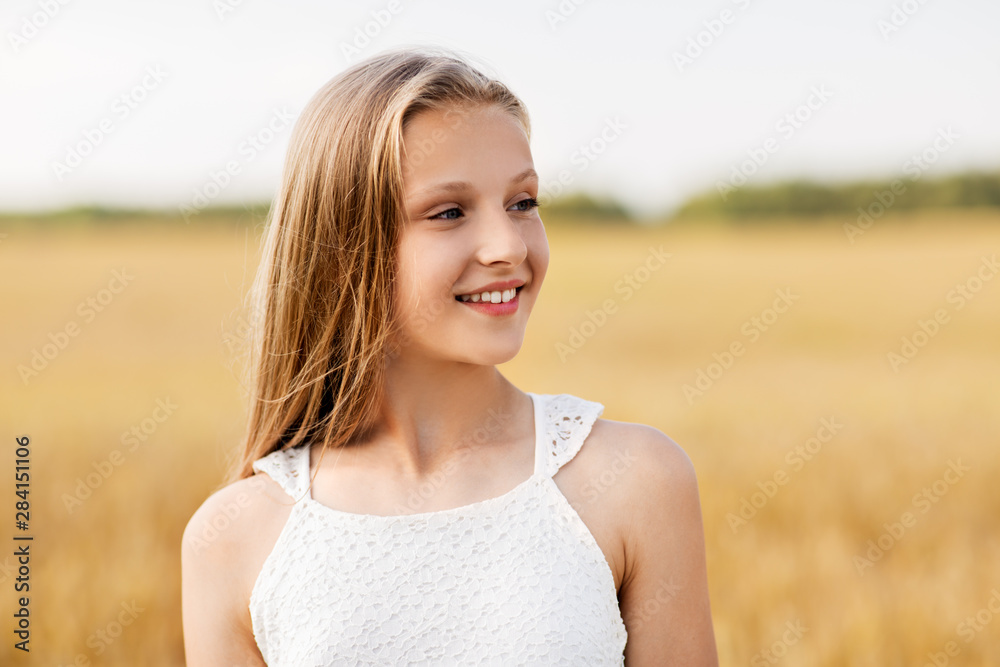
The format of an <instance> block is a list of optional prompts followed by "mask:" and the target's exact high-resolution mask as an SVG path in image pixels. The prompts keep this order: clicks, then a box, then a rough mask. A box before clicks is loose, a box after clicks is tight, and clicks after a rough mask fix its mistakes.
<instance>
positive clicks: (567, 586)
mask: <svg viewBox="0 0 1000 667" xmlns="http://www.w3.org/2000/svg"><path fill="white" fill-rule="evenodd" d="M528 394H529V395H530V396H531V398H532V401H533V402H534V410H535V413H534V416H535V469H534V472H533V473H532V475H531V477H529V478H528V479H527V480H525V481H524V482H522V483H521V484H519V485H518V486H516V487H515V488H513V489H512V490H510V491H508V492H507V493H505V494H503V495H502V496H498V497H496V498H490V499H487V500H483V501H480V502H476V503H473V504H471V505H464V506H462V507H455V508H450V509H445V510H440V511H436V512H424V513H420V514H407V515H396V516H379V515H370V514H357V513H350V512H342V511H339V510H335V509H333V508H330V507H327V506H326V505H323V504H321V503H319V502H317V501H315V500H313V498H312V496H311V493H310V492H309V488H308V482H309V455H308V450H307V449H306V447H305V446H303V447H298V448H295V449H292V450H285V451H278V452H273V453H271V454H269V455H267V456H265V457H263V458H261V459H259V460H258V461H256V462H255V463H254V465H253V467H254V470H255V471H257V472H265V473H267V474H268V475H269V476H270V477H272V478H273V479H274V480H275V481H276V482H277V483H278V484H280V485H281V486H282V488H283V489H284V490H285V491H286V492H287V493H288V494H289V495H290V496H291V497H292V498H294V499H295V500H296V501H297V502H296V504H295V506H294V507H293V508H292V512H291V514H290V515H289V517H288V521H287V523H286V524H285V526H284V528H283V529H282V531H281V534H280V535H279V537H278V540H277V542H276V544H275V546H274V549H273V551H272V552H271V554H270V555H269V556H268V558H267V560H266V561H265V562H264V565H263V568H262V569H261V572H260V574H259V575H258V577H257V581H256V583H255V585H254V588H253V592H252V594H251V597H250V617H251V620H252V622H253V631H254V636H255V638H256V640H257V645H258V647H259V648H260V651H261V654H262V655H263V656H264V660H265V661H266V662H267V664H268V665H271V666H284V665H289V666H291V665H294V666H295V667H313V666H319V665H503V666H504V667H510V666H514V665H587V666H594V665H623V664H624V657H623V652H624V649H625V641H626V632H625V624H624V623H623V621H622V617H621V612H620V610H619V607H618V598H617V594H616V591H615V583H614V575H613V574H612V571H611V568H610V567H609V566H608V562H607V560H605V558H604V554H603V552H602V551H601V549H600V547H599V546H598V544H597V542H596V540H595V539H594V537H593V535H592V534H591V533H590V531H589V529H588V528H587V526H586V524H585V523H584V522H583V521H582V520H581V519H580V516H579V515H578V514H577V512H576V510H574V509H573V507H572V506H571V505H570V504H569V502H568V500H567V499H566V497H565V496H564V495H563V494H562V492H561V491H560V490H559V487H558V486H556V483H555V482H554V481H553V479H552V476H553V475H554V474H555V472H556V471H557V470H558V469H559V468H560V467H561V466H562V465H564V464H565V463H566V462H567V461H569V460H570V459H572V458H573V456H574V455H575V454H576V453H577V452H578V451H579V450H580V447H581V445H582V444H583V441H584V439H585V438H586V437H587V435H588V433H589V432H590V429H591V427H592V426H593V423H594V421H595V420H596V419H597V418H598V417H599V416H600V415H601V413H602V412H603V411H604V406H603V405H601V404H600V403H595V402H593V401H587V400H584V399H581V398H577V397H575V396H572V395H570V394H534V393H531V392H528Z"/></svg>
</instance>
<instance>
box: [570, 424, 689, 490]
mask: <svg viewBox="0 0 1000 667" xmlns="http://www.w3.org/2000/svg"><path fill="white" fill-rule="evenodd" d="M583 449H584V450H586V454H584V452H583V451H581V454H584V456H585V458H586V459H588V460H589V463H590V465H592V466H594V467H595V468H598V469H604V470H607V469H611V470H612V471H613V472H615V473H616V474H618V475H627V477H628V481H629V483H628V484H626V485H622V488H623V492H625V491H627V492H628V494H629V495H630V496H632V497H633V498H634V499H636V500H641V499H642V498H645V497H647V496H646V494H647V493H648V492H650V491H656V492H657V493H664V492H666V493H671V492H673V493H679V494H680V495H681V496H683V495H685V494H687V493H690V492H691V488H692V485H696V481H695V472H694V466H693V465H692V463H691V459H690V458H689V457H688V455H687V453H686V452H685V451H684V450H683V449H682V448H681V446H680V445H678V444H677V443H676V442H674V441H673V440H672V439H671V438H670V437H669V436H667V435H666V434H665V433H663V432H662V431H660V430H659V429H657V428H655V427H653V426H648V425H646V424H636V423H632V422H621V421H614V420H610V419H598V420H596V421H595V422H594V425H593V427H592V429H591V432H590V435H589V436H588V437H587V440H586V447H584V448H583Z"/></svg>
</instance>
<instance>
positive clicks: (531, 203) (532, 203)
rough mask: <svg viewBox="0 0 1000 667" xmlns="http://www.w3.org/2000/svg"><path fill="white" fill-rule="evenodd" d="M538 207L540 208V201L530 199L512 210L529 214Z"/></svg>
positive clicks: (522, 201) (517, 204)
mask: <svg viewBox="0 0 1000 667" xmlns="http://www.w3.org/2000/svg"><path fill="white" fill-rule="evenodd" d="M537 207H538V200H537V199H535V198H534V197H528V198H527V199H522V200H521V201H519V202H517V203H516V204H514V206H512V207H511V208H514V209H516V210H517V211H519V212H521V213H527V212H528V211H530V210H531V209H533V208H537Z"/></svg>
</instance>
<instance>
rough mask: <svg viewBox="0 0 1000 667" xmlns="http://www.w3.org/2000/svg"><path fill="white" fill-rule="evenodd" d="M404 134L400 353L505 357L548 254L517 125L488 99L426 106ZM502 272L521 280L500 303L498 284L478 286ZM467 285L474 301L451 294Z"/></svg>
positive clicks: (501, 278) (519, 336) (516, 343)
mask: <svg viewBox="0 0 1000 667" xmlns="http://www.w3.org/2000/svg"><path fill="white" fill-rule="evenodd" d="M403 143H404V146H405V149H406V150H405V156H404V157H403V159H402V167H403V186H404V206H405V209H406V217H407V220H406V222H405V224H404V225H403V228H402V229H401V230H400V238H399V254H398V256H397V262H398V265H397V283H396V285H397V290H396V297H395V298H396V302H395V304H394V306H395V312H396V314H397V317H398V323H399V327H400V329H399V331H400V334H401V341H404V342H403V343H402V346H401V348H400V354H401V355H402V356H409V355H419V356H423V357H427V358H435V359H439V360H443V361H444V360H447V361H459V362H466V363H472V364H481V365H496V364H501V363H504V362H506V361H509V360H510V359H512V358H513V357H514V356H515V355H516V354H517V352H518V351H519V350H520V348H521V344H522V342H523V340H524V332H525V328H526V326H527V324H528V316H529V315H530V313H531V309H532V307H533V306H534V303H535V299H536V298H537V296H538V292H539V289H540V288H541V285H542V280H543V279H544V277H545V271H546V269H547V268H548V261H549V246H548V241H547V239H546V237H545V229H544V227H543V226H542V221H541V219H540V218H539V217H538V211H537V209H536V208H535V206H536V202H535V198H536V197H537V196H538V176H537V174H536V173H535V171H534V163H533V162H532V159H531V150H530V148H529V146H528V139H527V137H526V136H525V133H524V130H523V128H522V127H521V125H520V124H519V123H518V121H517V120H516V119H515V118H513V117H512V116H511V115H510V114H508V113H507V112H505V111H503V110H502V109H500V108H497V107H491V106H486V107H468V108H461V109H459V108H453V109H448V110H446V111H439V110H432V111H423V112H421V113H419V114H417V115H416V116H414V117H413V118H412V119H411V120H410V122H409V123H408V124H407V126H406V128H405V130H404V131H403ZM511 282H512V283H513V284H514V285H520V284H523V287H519V288H517V290H516V293H515V295H514V298H513V299H511V300H510V301H508V302H507V303H503V300H505V299H507V298H509V297H510V293H509V292H508V293H507V294H504V292H505V290H504V289H503V287H504V286H503V285H501V286H498V287H496V288H490V289H484V288H489V287H490V286H491V284H493V283H511ZM483 291H489V292H490V294H489V295H488V296H489V298H488V299H486V301H488V302H490V303H484V299H483V298H482V296H481V293H482V292H483ZM494 292H499V294H495V293H494ZM473 293H477V294H480V296H479V297H478V301H476V300H475V299H477V297H474V296H473V297H471V298H469V300H468V301H463V300H462V299H461V298H460V297H461V296H462V295H470V294H473ZM497 300H499V301H501V303H492V302H494V301H497Z"/></svg>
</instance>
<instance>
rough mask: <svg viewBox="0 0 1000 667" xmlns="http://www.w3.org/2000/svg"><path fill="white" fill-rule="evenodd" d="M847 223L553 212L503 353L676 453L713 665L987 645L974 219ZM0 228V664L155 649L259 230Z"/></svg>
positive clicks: (177, 619)
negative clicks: (26, 605)
mask: <svg viewBox="0 0 1000 667" xmlns="http://www.w3.org/2000/svg"><path fill="white" fill-rule="evenodd" d="M793 222H794V221H793ZM844 222H848V220H844V219H838V218H830V219H824V220H819V221H810V222H803V223H801V224H766V225H757V226H753V227H749V226H731V225H727V224H721V223H720V224H689V225H684V226H674V227H661V228H655V229H644V228H638V227H636V228H632V227H628V228H623V227H613V226H611V227H598V226H583V225H575V224H571V223H562V224H554V223H553V224H550V225H549V226H548V230H547V232H548V237H549V243H550V248H551V260H550V265H549V270H548V275H547V277H546V283H545V287H544V288H543V290H542V294H541V297H540V299H539V301H538V303H537V305H536V307H535V310H534V312H533V315H532V321H531V323H530V324H529V328H528V334H527V337H526V342H525V346H524V348H523V349H522V351H521V353H520V354H519V355H518V357H517V358H516V359H514V360H513V361H512V362H510V363H509V364H507V365H505V367H504V368H503V370H504V372H505V373H506V374H507V376H508V377H509V378H510V379H511V380H512V381H513V382H514V383H515V384H517V385H518V386H519V387H521V388H522V389H524V390H527V391H535V392H541V393H563V392H566V393H573V394H576V395H579V396H582V397H584V398H589V399H591V400H596V401H600V402H601V403H603V404H604V405H605V406H606V407H605V412H604V415H603V416H604V417H605V418H608V419H614V420H618V421H633V422H642V423H646V424H651V425H653V426H655V427H657V428H658V429H660V430H661V431H663V432H664V433H666V434H667V435H669V436H670V437H671V438H673V439H674V440H675V441H676V442H677V443H679V444H680V445H681V446H682V447H684V448H685V450H686V451H687V452H688V454H689V456H690V457H691V459H692V461H693V462H694V464H695V468H696V470H697V472H698V477H699V484H700V490H701V497H702V507H703V512H704V522H705V532H706V539H707V556H708V570H709V579H710V587H711V596H712V608H713V615H714V621H715V632H716V638H717V642H718V648H719V655H720V660H721V663H722V664H723V665H752V666H755V665H809V666H816V667H822V666H832V665H856V666H872V667H894V666H897V665H899V666H903V665H906V666H920V665H925V664H929V665H945V664H947V665H968V666H973V665H998V664H1000V483H998V480H1000V447H998V445H1000V277H998V276H996V275H995V274H996V272H997V270H998V269H997V265H996V261H997V256H998V253H1000V214H998V213H996V212H967V213H957V212H925V213H922V214H911V215H907V216H905V217H900V216H886V218H885V219H883V220H880V221H878V223H877V224H875V225H873V226H872V227H871V228H870V229H868V230H867V231H866V232H865V233H864V234H863V235H862V236H858V237H855V238H854V239H853V243H852V242H851V241H850V240H849V239H848V237H847V235H846V234H845V232H844V229H843V228H842V224H843V223H844ZM0 231H4V232H5V233H6V236H4V237H3V238H2V240H0V281H2V284H3V285H4V287H3V293H4V294H3V301H2V302H3V315H4V326H3V328H2V330H0V350H2V354H3V375H2V379H0V391H2V415H3V438H4V439H5V443H4V447H3V454H2V456H3V460H2V470H3V471H4V472H3V480H2V483H0V491H2V497H3V498H4V499H5V500H4V505H5V507H4V508H3V516H4V530H3V532H2V536H3V540H4V545H3V548H2V549H0V553H2V554H4V555H2V556H0V590H2V591H3V592H2V594H0V609H2V615H3V619H4V620H3V633H2V635H0V636H2V637H3V643H2V645H0V663H2V664H4V665H8V664H11V665H20V664H31V665H128V666H129V667H140V666H143V665H182V664H183V663H184V656H183V644H182V633H181V611H180V610H181V607H180V539H181V534H182V531H183V529H184V526H185V524H186V522H187V520H188V518H189V517H190V516H191V514H192V513H193V511H194V510H195V508H196V507H197V506H198V505H199V504H200V503H201V502H202V501H203V500H204V499H205V498H206V497H207V496H208V495H209V494H210V493H211V492H212V491H213V490H214V489H215V488H216V487H217V486H218V484H219V483H220V481H221V475H222V471H223V468H224V466H225V463H226V457H227V456H229V455H230V453H231V452H232V449H233V448H234V447H235V446H236V444H237V443H238V440H239V438H240V436H241V434H242V429H243V419H244V406H243V400H244V399H243V394H242V388H241V386H240V383H239V372H238V369H239V367H238V363H239V354H240V352H241V351H242V349H243V341H244V333H245V332H244V320H243V319H242V315H241V297H242V294H243V292H244V290H245V289H246V287H247V285H248V284H249V280H250V278H251V276H252V273H253V270H254V268H255V262H256V257H257V234H258V233H259V228H257V229H254V228H250V227H235V226H218V227H207V226H203V227H198V226H197V225H196V224H192V225H191V226H185V225H183V224H181V225H176V226H169V225H163V226H155V227H148V226H147V227H145V228H144V227H142V226H128V225H125V226H114V227H101V228H94V229H87V228H80V229H66V230H61V231H57V232H49V233H45V232H39V231H34V230H31V229H29V228H26V227H12V228H9V229H5V230H0ZM654 250H655V252H654ZM657 253H668V254H669V257H666V258H665V259H663V258H662V257H661V259H658V260H654V259H651V258H654V257H657V256H659V255H657ZM904 338H905V339H906V340H905V341H904V340H903V339H904ZM36 352H37V353H38V355H40V356H37V357H36V356H35V353H36ZM892 355H896V356H892ZM33 358H34V359H33ZM33 361H34V363H35V367H36V369H37V367H41V369H40V370H35V372H34V374H32V373H27V374H25V372H24V369H23V368H22V369H20V370H19V367H25V368H31V367H32V363H33ZM21 436H28V437H29V438H30V445H29V449H30V468H31V490H30V496H29V498H30V529H29V530H28V531H18V530H16V529H15V527H14V526H15V512H16V508H15V502H16V501H17V500H19V499H18V498H17V497H16V496H15V494H14V492H15V488H14V474H13V469H14V466H15V462H14V461H15V458H16V453H15V452H16V449H17V445H16V442H15V438H17V437H21ZM666 511H669V509H667V510H666ZM25 532H27V533H30V534H31V535H33V537H34V540H33V541H32V542H31V545H30V553H31V558H30V586H31V591H30V597H31V601H30V631H31V635H30V649H31V652H30V654H27V655H25V654H23V653H22V652H21V651H17V650H15V649H14V643H15V641H16V636H15V635H14V634H13V630H14V628H15V622H16V619H15V618H14V616H13V614H14V613H15V611H16V609H17V608H18V606H19V605H18V603H17V597H18V596H19V595H20V594H15V591H14V586H15V584H16V583H17V581H16V580H17V579H18V577H19V572H18V563H17V559H16V557H15V556H14V550H15V548H16V547H15V544H21V543H15V541H14V540H13V536H14V535H15V533H16V534H19V535H21V534H25ZM28 656H30V658H29V657H28Z"/></svg>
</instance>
